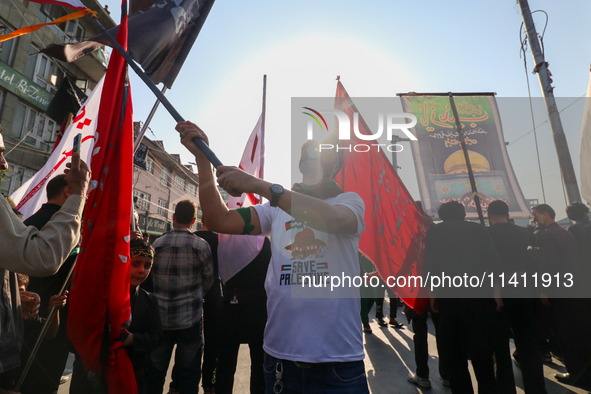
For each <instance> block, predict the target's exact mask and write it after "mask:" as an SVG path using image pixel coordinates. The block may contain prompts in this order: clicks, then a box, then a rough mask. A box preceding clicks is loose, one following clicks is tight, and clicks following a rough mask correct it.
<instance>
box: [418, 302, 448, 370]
mask: <svg viewBox="0 0 591 394" xmlns="http://www.w3.org/2000/svg"><path fill="white" fill-rule="evenodd" d="M428 316H429V308H427V309H426V310H425V312H423V314H422V315H419V314H415V315H414V316H413V317H412V319H411V322H412V331H413V332H414V336H413V342H414V345H415V363H416V365H417V369H416V374H417V376H419V377H421V378H425V379H428V378H429V344H428V336H429V327H428V325H427V318H428ZM431 317H432V319H433V324H434V325H435V335H437V332H438V330H439V328H438V326H439V314H438V313H433V314H432V315H431ZM437 352H438V353H441V352H440V350H439V341H438V342H437ZM439 376H441V378H442V379H445V380H449V372H448V371H447V369H446V366H445V360H444V359H442V358H441V357H440V358H439Z"/></svg>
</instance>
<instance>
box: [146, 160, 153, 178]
mask: <svg viewBox="0 0 591 394" xmlns="http://www.w3.org/2000/svg"><path fill="white" fill-rule="evenodd" d="M146 171H148V172H149V173H150V174H153V173H154V160H153V159H152V158H151V157H150V156H148V158H147V159H146Z"/></svg>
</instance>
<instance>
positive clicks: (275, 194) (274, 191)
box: [269, 184, 285, 207]
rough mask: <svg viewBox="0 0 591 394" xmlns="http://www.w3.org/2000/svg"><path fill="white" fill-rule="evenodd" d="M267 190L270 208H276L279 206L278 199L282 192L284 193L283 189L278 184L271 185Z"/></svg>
mask: <svg viewBox="0 0 591 394" xmlns="http://www.w3.org/2000/svg"><path fill="white" fill-rule="evenodd" d="M269 189H271V206H272V207H276V206H277V205H278V204H279V199H280V198H281V196H282V195H283V192H285V189H284V188H283V186H281V185H278V184H274V185H271V187H270V188H269Z"/></svg>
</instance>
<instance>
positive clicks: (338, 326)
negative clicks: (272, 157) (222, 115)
mask: <svg viewBox="0 0 591 394" xmlns="http://www.w3.org/2000/svg"><path fill="white" fill-rule="evenodd" d="M177 130H178V131H179V132H180V134H181V142H182V143H183V144H184V145H185V147H187V149H189V151H191V153H193V154H194V155H195V158H196V162H197V165H198V168H199V176H200V187H199V199H200V202H201V207H202V210H203V217H204V218H205V221H206V222H207V224H208V227H209V229H210V230H212V231H216V232H219V233H227V234H250V235H270V236H271V250H272V258H271V262H270V264H269V269H268V271H267V279H266V281H265V289H266V291H267V297H268V298H267V312H268V320H267V325H266V327H265V337H264V346H263V348H264V350H265V353H266V355H265V362H264V366H263V369H264V371H265V391H266V392H267V393H302V392H322V393H356V394H357V393H369V390H368V386H367V379H366V376H365V367H364V364H363V358H364V351H363V339H362V333H361V330H360V329H359V327H360V323H361V319H360V301H359V289H358V288H351V287H347V286H343V287H340V288H338V289H336V290H335V291H334V292H332V293H331V287H330V286H331V282H330V278H335V277H337V276H339V277H340V276H341V275H343V276H348V277H354V276H356V275H358V273H359V262H358V258H357V251H358V249H359V239H360V237H361V233H362V232H363V230H364V229H365V224H364V220H363V215H364V211H365V205H364V203H363V200H362V199H361V198H360V197H359V195H357V194H356V193H351V192H349V193H343V191H342V190H341V188H340V187H339V186H338V185H337V184H336V183H335V182H334V180H333V179H334V177H335V175H336V174H337V173H338V172H339V170H340V168H341V166H342V155H341V154H339V153H342V151H341V152H337V151H336V150H335V149H334V148H333V149H330V150H328V149H323V150H322V151H320V149H319V148H320V145H319V144H318V143H317V142H314V141H308V142H307V143H306V144H305V145H304V146H303V147H302V156H301V160H300V163H299V169H300V172H301V173H302V175H303V178H302V183H300V184H295V185H294V186H293V188H292V190H291V191H290V190H285V189H284V188H283V187H282V186H280V185H277V184H272V183H270V182H267V181H265V180H262V179H258V178H255V177H253V176H251V175H249V174H247V173H245V172H243V171H241V170H240V169H238V168H236V167H226V166H220V167H218V168H217V176H218V183H219V185H220V186H221V187H222V188H224V189H225V190H226V191H229V192H233V193H234V194H236V191H237V190H239V191H240V192H245V193H255V194H259V195H261V196H263V197H265V198H267V199H268V200H269V203H267V204H264V205H256V206H254V207H249V208H239V209H236V210H229V209H228V208H227V207H226V205H225V204H224V203H223V201H222V199H221V198H220V195H219V192H218V190H217V188H216V187H215V182H214V177H213V172H212V170H211V164H210V163H209V161H208V160H207V158H206V157H205V156H204V155H203V153H202V152H201V151H200V150H199V149H198V148H197V147H196V146H195V145H194V144H193V143H192V142H191V140H192V138H200V139H202V140H204V141H205V142H206V143H207V136H206V135H205V133H204V132H203V131H202V130H201V129H200V128H199V127H198V126H196V125H195V124H193V123H191V122H183V123H179V124H178V125H177ZM334 145H336V144H333V146H334ZM325 278H326V279H325ZM325 280H328V287H322V285H321V286H319V287H314V288H310V285H311V284H312V283H316V284H317V285H318V284H321V283H322V282H323V281H325ZM306 283H308V284H306ZM348 286H350V285H348ZM331 294H332V295H331Z"/></svg>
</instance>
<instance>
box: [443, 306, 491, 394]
mask: <svg viewBox="0 0 591 394" xmlns="http://www.w3.org/2000/svg"><path fill="white" fill-rule="evenodd" d="M438 309H439V318H440V323H439V330H438V332H437V342H438V344H439V351H440V352H439V357H440V358H441V359H442V360H443V361H444V362H445V364H446V365H447V367H448V370H449V381H450V384H451V390H452V392H453V393H456V394H473V393H474V389H473V387H472V379H471V378H470V372H469V371H468V358H470V360H471V361H472V367H473V368H474V373H475V375H476V379H477V381H478V393H479V394H496V392H497V391H496V380H495V370H494V361H493V357H492V356H493V350H494V337H495V327H496V325H495V322H496V320H495V319H496V315H495V314H496V311H495V303H494V300H492V299H478V298H472V299H459V298H458V299H439V300H438Z"/></svg>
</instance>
